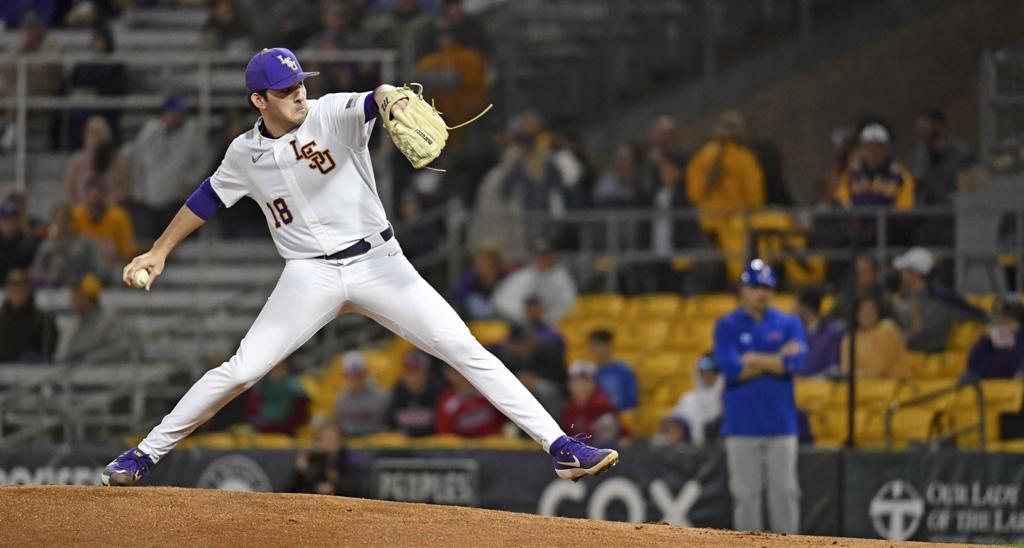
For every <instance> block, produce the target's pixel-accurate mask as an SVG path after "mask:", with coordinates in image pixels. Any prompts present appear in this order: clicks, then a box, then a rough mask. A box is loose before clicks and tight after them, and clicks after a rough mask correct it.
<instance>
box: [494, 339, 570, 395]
mask: <svg viewBox="0 0 1024 548" xmlns="http://www.w3.org/2000/svg"><path fill="white" fill-rule="evenodd" d="M502 362H503V363H504V364H505V366H506V367H508V369H509V370H510V371H512V372H513V373H518V372H519V371H522V370H524V369H529V370H531V371H533V372H535V373H536V374H537V375H540V376H541V377H542V378H544V379H546V380H548V381H551V382H552V383H554V384H555V385H556V386H565V380H566V371H565V351H564V349H562V348H559V347H557V346H556V345H554V344H550V343H542V342H540V341H539V340H538V339H537V336H536V335H535V334H534V332H533V330H532V329H529V328H527V327H526V326H523V325H521V324H516V325H513V326H512V328H511V329H510V330H509V334H508V340H507V341H506V342H505V345H504V348H502Z"/></svg>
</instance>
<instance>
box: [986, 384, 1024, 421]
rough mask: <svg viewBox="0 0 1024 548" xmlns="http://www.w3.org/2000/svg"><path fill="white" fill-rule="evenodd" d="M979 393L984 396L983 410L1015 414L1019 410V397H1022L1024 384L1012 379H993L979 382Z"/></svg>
mask: <svg viewBox="0 0 1024 548" xmlns="http://www.w3.org/2000/svg"><path fill="white" fill-rule="evenodd" d="M981 391H982V393H983V394H984V395H985V410H986V411H998V412H1003V413H1015V412H1017V411H1020V409H1021V397H1022V395H1024V384H1022V383H1021V381H1018V380H1012V379H998V380H996V379H993V380H986V381H982V382H981Z"/></svg>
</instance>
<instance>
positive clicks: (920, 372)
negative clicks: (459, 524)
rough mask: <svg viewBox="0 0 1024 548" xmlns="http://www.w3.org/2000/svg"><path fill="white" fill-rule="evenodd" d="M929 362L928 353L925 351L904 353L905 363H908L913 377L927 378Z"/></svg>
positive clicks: (908, 368)
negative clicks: (926, 364) (926, 365)
mask: <svg viewBox="0 0 1024 548" xmlns="http://www.w3.org/2000/svg"><path fill="white" fill-rule="evenodd" d="M927 362H928V354H925V353H923V352H907V353H905V354H903V363H904V364H906V366H907V370H908V371H909V372H910V377H911V378H922V379H923V378H926V377H927V374H926V372H925V363H927Z"/></svg>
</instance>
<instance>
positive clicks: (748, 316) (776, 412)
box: [713, 259, 807, 534]
mask: <svg viewBox="0 0 1024 548" xmlns="http://www.w3.org/2000/svg"><path fill="white" fill-rule="evenodd" d="M740 283H741V286H740V301H741V306H740V307H739V308H738V309H736V310H735V311H733V312H730V313H728V314H726V315H725V316H723V317H722V318H720V319H719V320H718V322H716V324H715V335H714V341H715V342H714V344H715V347H714V348H715V350H714V354H713V357H714V361H715V364H716V365H717V366H718V368H719V369H720V370H721V371H722V376H723V377H725V391H724V393H723V397H722V402H723V406H724V411H723V418H722V436H723V437H724V438H725V454H726V462H727V464H728V468H729V491H730V492H731V493H732V500H733V526H734V527H735V528H736V529H738V530H743V531H760V530H762V529H763V528H764V517H763V512H764V507H763V505H762V496H763V495H764V494H765V491H767V502H768V507H769V508H770V509H771V511H770V512H768V518H769V525H770V527H769V529H770V530H771V531H775V532H778V533H790V534H791V533H796V532H797V530H798V528H799V525H800V485H799V483H798V482H797V475H796V461H797V412H796V401H795V398H794V395H793V375H795V374H797V373H799V372H800V370H801V369H802V368H803V364H804V359H805V357H806V353H807V341H806V339H805V338H804V330H803V326H801V325H800V319H799V318H797V317H796V316H795V315H791V314H786V313H784V312H781V311H779V310H777V309H775V308H773V307H772V306H770V303H771V296H772V292H773V291H774V289H775V286H776V283H777V280H776V277H775V273H774V271H773V270H772V268H771V267H770V266H768V265H767V264H765V263H764V262H763V261H762V260H760V259H754V260H753V261H751V262H750V264H749V265H748V266H747V268H746V270H744V272H743V273H742V275H741V276H740Z"/></svg>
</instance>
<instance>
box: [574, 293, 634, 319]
mask: <svg viewBox="0 0 1024 548" xmlns="http://www.w3.org/2000/svg"><path fill="white" fill-rule="evenodd" d="M625 306H626V299H625V297H623V296H622V295H618V294H614V293H599V294H590V295H580V296H579V297H578V298H577V299H576V302H575V303H574V304H573V309H572V312H571V314H570V315H571V316H580V317H590V318H597V317H599V318H612V319H614V318H617V317H618V316H619V314H621V313H622V311H623V310H624V309H625Z"/></svg>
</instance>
